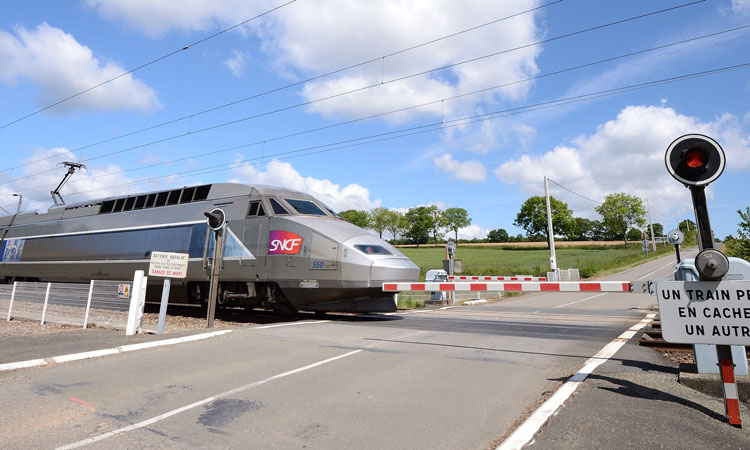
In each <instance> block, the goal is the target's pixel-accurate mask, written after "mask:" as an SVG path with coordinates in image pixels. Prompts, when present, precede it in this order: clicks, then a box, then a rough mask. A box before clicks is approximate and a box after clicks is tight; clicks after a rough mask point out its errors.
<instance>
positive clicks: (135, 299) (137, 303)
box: [125, 270, 147, 336]
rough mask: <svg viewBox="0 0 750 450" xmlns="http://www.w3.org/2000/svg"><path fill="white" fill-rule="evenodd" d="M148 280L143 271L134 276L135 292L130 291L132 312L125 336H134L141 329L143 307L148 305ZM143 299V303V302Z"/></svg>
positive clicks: (130, 312)
mask: <svg viewBox="0 0 750 450" xmlns="http://www.w3.org/2000/svg"><path fill="white" fill-rule="evenodd" d="M146 280H147V278H146V277H144V276H143V271H142V270H136V271H135V274H134V276H133V290H132V291H130V295H131V297H130V310H129V311H128V324H127V327H126V328H125V335H126V336H132V335H134V334H135V333H136V332H137V331H138V330H139V329H140V328H141V317H143V307H144V306H145V304H146ZM141 298H142V299H143V301H141Z"/></svg>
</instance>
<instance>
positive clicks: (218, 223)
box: [203, 208, 227, 231]
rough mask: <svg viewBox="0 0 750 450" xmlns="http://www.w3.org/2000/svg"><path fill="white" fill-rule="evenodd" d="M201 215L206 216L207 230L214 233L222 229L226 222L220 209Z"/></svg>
mask: <svg viewBox="0 0 750 450" xmlns="http://www.w3.org/2000/svg"><path fill="white" fill-rule="evenodd" d="M203 215H204V216H206V223H207V224H208V228H210V229H212V230H214V231H219V230H220V229H222V228H223V227H224V225H225V224H226V222H227V220H226V216H225V214H224V211H223V210H222V209H221V208H214V209H212V210H211V212H204V213H203Z"/></svg>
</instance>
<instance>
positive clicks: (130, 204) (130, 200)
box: [124, 197, 135, 211]
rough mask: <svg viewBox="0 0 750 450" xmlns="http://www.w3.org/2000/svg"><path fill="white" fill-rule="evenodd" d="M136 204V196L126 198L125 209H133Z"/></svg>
mask: <svg viewBox="0 0 750 450" xmlns="http://www.w3.org/2000/svg"><path fill="white" fill-rule="evenodd" d="M134 204H135V197H128V198H126V199H125V209H124V211H130V210H131V209H133V205H134Z"/></svg>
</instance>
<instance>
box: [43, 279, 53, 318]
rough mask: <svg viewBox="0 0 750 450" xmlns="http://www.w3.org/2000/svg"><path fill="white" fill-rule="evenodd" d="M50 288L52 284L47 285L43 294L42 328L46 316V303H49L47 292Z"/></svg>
mask: <svg viewBox="0 0 750 450" xmlns="http://www.w3.org/2000/svg"><path fill="white" fill-rule="evenodd" d="M51 287H52V283H47V293H46V294H44V308H42V323H41V325H42V326H44V316H46V315H47V302H48V301H49V290H50V288H51Z"/></svg>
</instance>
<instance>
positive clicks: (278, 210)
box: [268, 198, 289, 214]
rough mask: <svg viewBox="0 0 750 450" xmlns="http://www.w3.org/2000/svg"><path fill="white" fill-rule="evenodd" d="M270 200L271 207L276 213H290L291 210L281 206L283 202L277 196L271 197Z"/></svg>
mask: <svg viewBox="0 0 750 450" xmlns="http://www.w3.org/2000/svg"><path fill="white" fill-rule="evenodd" d="M268 201H269V202H270V203H271V209H272V210H273V213H274V214H289V211H287V210H286V208H284V207H283V206H281V203H279V202H278V201H277V200H276V199H275V198H269V199H268Z"/></svg>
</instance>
